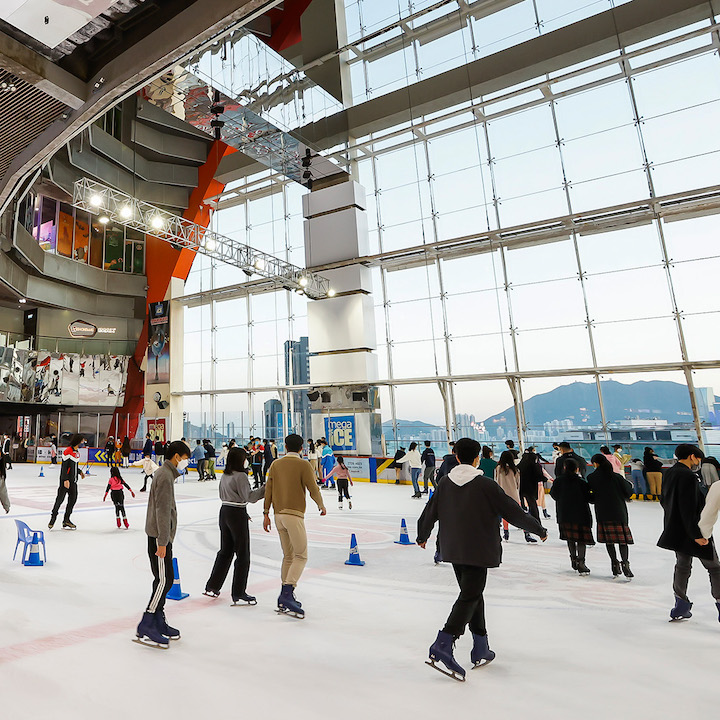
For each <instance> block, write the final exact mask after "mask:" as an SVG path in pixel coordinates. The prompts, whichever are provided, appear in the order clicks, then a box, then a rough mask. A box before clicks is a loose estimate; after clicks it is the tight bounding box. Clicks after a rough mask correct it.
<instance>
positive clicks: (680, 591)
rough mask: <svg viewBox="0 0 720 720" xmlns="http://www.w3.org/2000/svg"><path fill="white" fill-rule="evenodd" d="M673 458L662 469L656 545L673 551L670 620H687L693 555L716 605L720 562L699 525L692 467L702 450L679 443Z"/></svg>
mask: <svg viewBox="0 0 720 720" xmlns="http://www.w3.org/2000/svg"><path fill="white" fill-rule="evenodd" d="M675 457H676V458H677V460H678V461H677V463H676V464H675V465H673V466H672V467H671V468H670V469H669V470H667V471H666V472H665V477H664V478H663V489H662V500H661V503H662V507H663V511H664V513H665V518H664V524H663V525H664V527H663V532H662V535H661V536H660V539H659V540H658V545H659V546H660V547H661V548H664V549H665V550H673V551H674V552H675V573H674V576H673V592H674V593H675V607H674V608H673V609H672V610H670V619H671V620H687V619H688V618H691V617H692V613H691V612H690V610H691V608H692V603H691V602H690V600H689V599H688V596H687V589H688V583H689V582H690V574H691V573H692V563H693V558H698V559H699V560H700V562H701V563H702V564H703V566H704V568H705V569H706V570H707V571H708V575H709V576H710V592H711V593H712V596H713V598H714V599H715V603H716V604H717V603H720V562H719V561H718V556H717V551H716V550H715V544H714V542H713V541H712V539H709V538H708V537H707V525H705V526H704V527H705V532H703V531H702V530H701V528H700V525H699V522H700V518H701V515H702V512H703V509H704V507H705V496H704V495H703V492H702V490H701V489H700V483H699V482H698V478H697V475H696V474H695V473H694V472H693V468H696V467H698V466H699V465H700V464H701V463H702V459H703V457H704V455H703V452H702V450H700V448H698V447H696V446H695V445H688V444H682V445H678V446H677V448H675ZM645 465H646V466H647V463H645ZM652 489H653V487H652V485H651V490H652ZM711 489H712V488H711ZM711 512H712V510H709V511H708V514H707V515H706V516H705V520H706V522H707V520H708V519H709V517H710V516H711V515H710V513H711ZM718 609H719V610H720V606H718Z"/></svg>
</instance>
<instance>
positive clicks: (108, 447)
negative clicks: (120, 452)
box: [104, 435, 115, 468]
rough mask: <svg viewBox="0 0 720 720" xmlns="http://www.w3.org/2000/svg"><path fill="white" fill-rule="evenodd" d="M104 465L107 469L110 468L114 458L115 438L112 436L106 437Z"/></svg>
mask: <svg viewBox="0 0 720 720" xmlns="http://www.w3.org/2000/svg"><path fill="white" fill-rule="evenodd" d="M104 450H105V463H106V464H107V466H108V468H111V467H112V465H113V460H114V458H115V438H114V437H113V436H112V435H108V439H107V441H106V442H105V448H104Z"/></svg>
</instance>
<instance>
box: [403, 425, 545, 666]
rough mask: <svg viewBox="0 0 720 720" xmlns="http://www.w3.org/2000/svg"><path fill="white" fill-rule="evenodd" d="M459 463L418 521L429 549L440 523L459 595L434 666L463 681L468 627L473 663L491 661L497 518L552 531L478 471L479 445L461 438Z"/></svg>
mask: <svg viewBox="0 0 720 720" xmlns="http://www.w3.org/2000/svg"><path fill="white" fill-rule="evenodd" d="M455 452H456V455H457V459H458V461H459V465H458V466H456V467H455V468H453V469H452V470H451V471H450V474H449V475H448V476H447V477H445V478H443V480H442V481H441V482H440V485H439V486H438V489H437V491H436V492H435V493H434V494H433V496H432V498H431V499H430V501H429V502H428V504H427V505H426V506H425V510H424V511H423V513H422V515H421V516H420V519H419V520H418V534H417V543H418V545H420V547H422V548H424V547H425V545H426V543H427V540H428V538H429V537H430V534H431V533H432V529H433V527H434V525H435V523H436V522H439V524H440V533H441V534H442V539H443V540H442V542H443V546H442V547H443V559H444V560H445V561H446V562H451V563H452V564H453V569H454V571H455V577H456V578H457V582H458V585H459V586H460V594H459V596H458V598H457V600H456V601H455V604H454V605H453V608H452V610H451V612H450V615H449V616H448V619H447V621H446V623H445V626H444V627H443V629H442V630H440V632H438V635H437V638H436V640H435V642H434V643H433V644H432V646H431V647H430V653H429V654H430V663H429V664H431V665H432V666H433V667H435V668H436V669H439V670H440V671H441V672H445V671H443V670H442V669H441V668H439V667H438V666H437V665H436V664H435V663H436V662H441V663H443V665H445V667H446V668H447V672H445V674H449V675H451V676H454V677H455V678H456V679H464V677H465V670H464V669H463V668H462V666H460V665H459V664H458V662H457V661H456V660H455V657H454V655H453V645H454V643H455V641H456V640H457V639H458V638H459V637H460V636H461V635H463V633H464V632H465V629H466V628H467V626H468V625H469V626H470V632H471V633H472V636H473V649H472V652H471V654H470V660H471V662H472V663H473V665H480V664H484V663H487V662H490V661H492V660H493V659H494V658H495V653H494V652H492V650H490V647H489V644H488V637H487V628H486V625H485V603H484V598H483V591H484V589H485V583H486V581H487V572H488V569H489V568H494V567H498V566H499V565H500V563H501V561H502V547H501V543H500V535H499V534H498V531H497V519H498V517H504V518H507V519H508V520H509V521H510V522H511V523H513V524H514V525H518V526H519V527H522V528H523V529H524V530H526V531H528V532H532V533H535V534H537V535H539V536H540V537H541V538H542V539H543V540H545V538H547V531H546V530H545V528H543V526H542V525H541V524H540V523H539V522H538V521H537V520H536V519H535V518H533V517H530V516H528V515H526V514H525V513H524V512H523V511H522V508H521V507H520V506H519V505H518V504H517V503H516V502H515V501H514V500H513V499H512V498H510V497H508V496H507V495H506V494H505V493H504V492H503V490H502V489H501V488H500V487H499V486H498V484H497V483H496V482H495V481H494V480H493V479H492V478H488V477H485V476H484V475H483V474H482V473H481V472H479V471H478V469H477V467H478V464H479V461H480V443H478V442H477V441H475V440H471V439H470V438H462V439H461V440H458V441H457V444H456V445H455Z"/></svg>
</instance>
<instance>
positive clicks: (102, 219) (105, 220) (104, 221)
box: [100, 215, 110, 225]
mask: <svg viewBox="0 0 720 720" xmlns="http://www.w3.org/2000/svg"><path fill="white" fill-rule="evenodd" d="M100 222H101V223H102V224H103V225H107V224H108V223H109V222H110V218H109V217H108V216H107V215H101V216H100Z"/></svg>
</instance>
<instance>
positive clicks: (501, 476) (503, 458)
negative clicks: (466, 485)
mask: <svg viewBox="0 0 720 720" xmlns="http://www.w3.org/2000/svg"><path fill="white" fill-rule="evenodd" d="M483 474H484V473H483ZM493 478H494V480H495V482H496V483H497V484H498V485H499V486H500V487H501V488H502V489H503V492H504V493H505V494H506V495H507V496H508V497H511V498H512V499H513V500H514V501H515V502H516V503H517V504H518V505H520V471H519V470H518V469H517V466H516V465H515V456H514V455H513V454H512V453H511V452H510V451H509V450H505V451H503V453H502V454H501V455H500V461H499V462H498V464H497V467H496V468H495V472H494V473H493ZM502 525H503V539H504V540H505V541H506V542H507V541H508V540H510V526H509V525H508V521H507V520H506V519H505V518H503V519H502ZM527 538H528V533H525V539H526V540H527Z"/></svg>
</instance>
